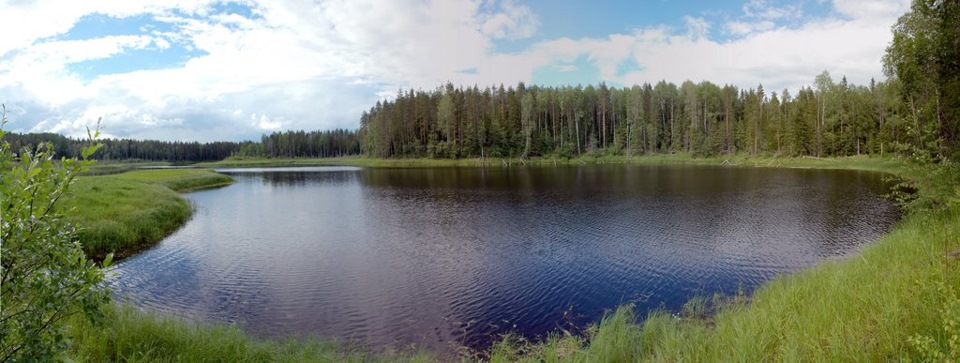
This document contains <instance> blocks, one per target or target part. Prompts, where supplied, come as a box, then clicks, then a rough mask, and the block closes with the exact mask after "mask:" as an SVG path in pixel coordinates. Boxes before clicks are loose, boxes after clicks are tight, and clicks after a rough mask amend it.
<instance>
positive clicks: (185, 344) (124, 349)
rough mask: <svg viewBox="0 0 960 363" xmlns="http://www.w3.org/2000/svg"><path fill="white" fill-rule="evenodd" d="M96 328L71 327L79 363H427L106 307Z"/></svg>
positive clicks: (416, 356)
mask: <svg viewBox="0 0 960 363" xmlns="http://www.w3.org/2000/svg"><path fill="white" fill-rule="evenodd" d="M104 308H105V309H106V315H107V316H106V319H104V320H103V322H102V323H101V324H100V325H97V324H93V323H91V322H89V321H87V320H85V319H74V320H73V321H71V324H70V333H71V336H72V339H73V343H74V344H73V345H72V351H71V352H70V358H71V359H73V360H74V361H78V362H378V361H382V362H397V361H410V362H430V361H433V360H434V359H433V358H432V357H431V356H429V355H427V354H426V353H424V352H412V351H410V352H403V351H388V352H381V353H376V354H372V353H370V350H369V349H366V348H365V347H362V346H356V345H351V344H341V343H338V342H336V341H323V340H319V339H311V338H304V339H286V340H277V339H273V340H270V339H265V340H256V339H251V338H250V337H249V336H248V335H247V334H246V333H244V332H243V331H242V330H241V329H240V328H238V327H237V326H234V325H225V324H212V325H202V324H200V323H194V322H189V321H186V320H184V319H177V318H169V317H161V316H158V315H155V314H152V313H147V312H142V311H138V310H136V309H134V308H132V307H130V306H120V305H110V306H106V307H104Z"/></svg>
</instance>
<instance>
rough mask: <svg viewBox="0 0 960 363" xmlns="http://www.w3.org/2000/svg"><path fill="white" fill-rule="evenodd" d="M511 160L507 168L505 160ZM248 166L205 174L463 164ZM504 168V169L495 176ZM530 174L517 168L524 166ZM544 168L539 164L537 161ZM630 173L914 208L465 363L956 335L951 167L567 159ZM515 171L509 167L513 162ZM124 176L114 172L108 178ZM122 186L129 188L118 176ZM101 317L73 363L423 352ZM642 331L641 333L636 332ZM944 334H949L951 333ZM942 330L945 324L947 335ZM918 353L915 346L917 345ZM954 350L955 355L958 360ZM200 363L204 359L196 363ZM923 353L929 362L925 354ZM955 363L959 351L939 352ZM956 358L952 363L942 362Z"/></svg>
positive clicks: (912, 353) (933, 339)
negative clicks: (851, 172)
mask: <svg viewBox="0 0 960 363" xmlns="http://www.w3.org/2000/svg"><path fill="white" fill-rule="evenodd" d="M515 161H516V162H519V160H515ZM277 162H278V160H266V161H264V160H256V161H245V162H244V163H236V162H234V164H229V163H226V162H225V163H217V164H205V165H206V166H216V167H240V166H251V167H254V166H278V165H285V166H289V165H360V166H385V167H412V166H450V165H460V166H467V165H470V164H464V161H457V162H456V163H453V162H450V161H435V160H401V161H395V160H373V159H363V158H341V159H332V160H322V162H321V161H316V160H294V161H291V162H290V163H286V162H287V161H283V163H277ZM511 162H514V161H504V163H502V165H505V164H508V163H511ZM524 162H525V163H531V161H524ZM538 162H540V163H546V164H550V163H552V161H550V160H539V161H538ZM572 162H574V163H613V162H633V163H645V164H709V165H739V166H759V167H795V168H830V169H837V168H839V169H858V170H876V171H885V172H891V173H895V174H899V175H901V176H902V177H904V178H906V179H908V180H912V181H914V182H915V185H916V186H917V187H918V188H919V190H920V198H918V199H917V200H918V201H923V203H915V204H916V205H917V206H916V208H915V209H913V210H912V211H911V212H910V213H909V214H908V215H907V216H906V217H905V219H904V220H903V221H901V222H899V223H898V224H897V225H896V226H895V228H894V229H893V231H891V232H890V233H889V234H888V235H886V236H884V237H883V238H881V239H880V240H879V241H877V242H876V243H875V244H873V245H871V246H869V247H867V248H865V249H864V250H863V251H862V253H861V254H860V255H857V256H854V257H850V258H848V259H845V260H839V261H838V260H830V261H825V262H823V263H821V264H819V265H818V266H816V267H813V268H811V269H807V270H804V271H801V272H798V273H795V274H790V275H785V276H782V277H779V278H776V279H774V280H772V281H770V282H768V283H766V284H764V285H763V286H762V287H760V288H759V289H758V290H756V291H755V292H754V294H753V295H752V296H749V297H738V298H733V299H730V298H717V299H711V298H710V297H707V298H705V299H699V300H694V301H693V302H691V303H690V304H688V307H687V308H686V309H685V310H684V312H682V313H679V314H669V313H665V312H659V313H654V314H652V315H651V316H648V317H644V318H645V319H638V317H637V316H635V315H634V313H633V311H632V309H631V307H630V306H623V307H620V308H619V309H617V310H616V311H615V312H612V313H611V314H610V315H608V316H607V317H606V318H605V319H603V321H602V322H600V323H599V324H598V325H597V326H595V327H592V328H591V329H588V330H587V331H588V332H587V333H586V334H584V335H582V336H554V337H552V338H550V339H548V340H547V341H545V342H526V341H522V340H517V339H512V338H507V339H505V340H504V341H503V342H501V343H499V344H497V345H495V347H494V348H493V349H492V350H491V351H489V352H477V354H476V356H474V357H468V358H480V359H484V360H492V361H531V362H554V361H573V362H577V361H584V362H593V361H623V362H628V361H782V360H787V361H808V360H815V361H885V360H903V359H913V360H916V359H921V358H930V357H934V358H936V355H932V353H936V352H947V353H950V352H949V349H950V346H949V343H948V342H949V341H950V339H951V337H954V338H953V339H957V338H955V337H956V335H957V334H960V331H958V330H960V327H958V326H957V323H956V316H957V314H958V313H960V311H955V310H957V308H950V307H951V306H958V307H960V303H957V302H956V301H957V298H956V296H957V292H958V291H960V274H958V270H957V265H958V264H960V168H957V167H951V168H938V169H923V170H920V169H915V168H909V167H905V166H904V164H903V163H901V162H899V161H897V160H893V159H876V158H865V157H856V158H841V159H815V158H802V159H784V158H772V157H771V158H752V157H731V158H711V159H695V158H690V157H688V156H685V155H679V156H677V155H675V156H668V157H643V158H616V157H605V158H599V159H596V160H591V159H573V161H572ZM514 165H515V164H514ZM121 175H124V174H121ZM131 179H136V178H133V177H131ZM111 309H114V310H112V311H111V312H110V316H109V318H108V319H107V321H106V323H105V324H106V325H105V326H100V327H93V326H90V325H89V324H86V323H76V324H74V326H73V329H74V330H73V331H74V334H75V338H74V339H75V342H76V343H77V344H75V347H74V350H73V356H75V357H77V358H78V360H80V361H128V360H132V361H154V360H161V361H162V360H186V361H207V360H209V361H341V360H347V361H350V360H389V361H403V360H429V359H431V358H430V354H429V353H424V352H420V353H418V354H416V355H396V354H387V355H367V354H366V353H363V352H362V350H360V351H357V350H350V349H345V348H343V347H342V346H339V345H337V344H331V343H321V342H318V341H314V340H307V341H306V342H294V341H277V340H265V341H262V340H256V339H253V338H250V337H248V336H246V335H244V334H243V333H242V332H241V330H240V329H239V328H237V327H235V326H227V325H214V326H200V325H196V324H192V323H185V322H183V321H180V320H176V319H169V318H163V319H161V318H157V317H155V316H153V315H150V314H144V313H140V312H135V311H133V310H130V309H129V308H116V307H111ZM641 320H642V321H641ZM951 322H953V323H951ZM951 324H953V325H951ZM923 342H927V344H923ZM958 349H960V348H958ZM208 352H213V353H208ZM927 353H931V355H925V354H927ZM953 354H955V355H960V352H956V351H955V352H953ZM956 358H958V357H956V356H954V359H956Z"/></svg>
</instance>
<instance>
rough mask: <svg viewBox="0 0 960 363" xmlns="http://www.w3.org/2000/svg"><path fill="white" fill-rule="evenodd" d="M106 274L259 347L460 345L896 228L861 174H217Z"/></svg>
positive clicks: (781, 264) (653, 299)
mask: <svg viewBox="0 0 960 363" xmlns="http://www.w3.org/2000/svg"><path fill="white" fill-rule="evenodd" d="M220 172H222V173H225V174H228V175H230V176H232V177H233V178H235V179H236V181H237V182H236V183H235V184H234V185H231V186H229V187H225V188H220V189H214V190H205V191H199V192H194V193H189V194H186V198H187V199H189V200H190V202H191V203H192V204H193V205H194V207H195V208H196V213H195V215H194V217H193V218H192V219H191V220H190V221H189V222H187V223H186V224H185V225H184V226H183V228H181V229H180V230H178V231H177V232H176V233H174V234H173V235H171V236H169V237H168V238H166V239H165V240H163V241H162V242H161V243H159V244H158V245H157V246H155V247H154V248H152V249H150V250H147V251H145V252H143V253H141V254H139V255H137V256H134V257H131V258H129V259H126V260H124V261H122V262H120V263H119V264H117V265H116V266H115V267H114V268H113V269H112V276H111V277H110V278H109V281H108V284H109V286H110V287H111V288H112V289H113V290H114V292H115V296H117V297H118V298H119V299H120V300H124V301H128V302H131V303H133V304H134V305H137V306H140V307H144V308H147V309H150V310H157V311H160V312H163V313H166V314H170V315H175V316H182V317H186V318H189V319H196V320H201V321H222V322H236V323H240V324H242V326H243V327H244V329H246V330H247V331H249V332H251V333H253V334H254V335H257V336H288V335H294V336H308V335H312V336H318V337H321V338H332V337H336V338H338V339H341V340H342V339H353V340H357V341H360V342H363V343H365V344H369V345H370V346H371V347H373V348H375V349H378V348H384V347H409V346H413V345H416V346H419V347H424V348H429V349H433V350H435V351H439V352H453V351H454V350H455V349H456V347H457V346H468V347H472V348H476V349H483V348H486V347H489V345H490V344H491V342H492V341H493V340H496V339H497V337H498V336H499V335H500V334H504V333H507V332H517V333H519V334H522V335H524V336H526V337H529V338H533V339H535V338H536V337H540V336H544V335H545V334H546V333H548V332H551V331H556V330H557V329H558V328H563V329H567V330H573V331H576V330H577V329H580V328H582V327H584V326H585V325H587V324H589V323H591V322H596V321H597V320H598V319H599V318H600V317H602V316H603V314H604V312H606V311H609V310H610V309H615V308H616V307H617V306H618V305H621V304H624V303H634V304H635V305H636V307H637V310H638V312H639V313H640V316H644V315H645V314H646V312H647V311H649V310H651V309H666V310H669V311H678V310H679V309H680V308H681V307H682V305H683V304H684V303H685V302H686V301H688V300H689V299H690V298H692V297H696V296H712V295H713V294H715V293H722V294H737V293H738V292H740V291H742V292H744V293H750V292H751V291H753V289H755V288H756V287H757V286H758V285H759V284H762V283H763V282H764V281H767V280H769V279H771V278H773V277H775V276H777V275H780V274H783V273H788V272H791V271H797V270H799V269H802V268H805V267H809V266H811V265H814V264H816V263H817V262H818V261H822V260H824V259H831V258H842V257H845V256H849V255H850V254H853V253H857V251H858V250H859V249H860V248H862V247H863V246H864V245H865V244H869V243H870V242H872V241H874V240H875V239H876V238H877V237H878V236H880V235H881V234H883V233H885V232H886V231H887V230H889V228H890V227H891V225H892V224H893V223H894V222H895V221H896V220H897V219H898V217H899V213H898V211H897V208H896V207H895V206H894V205H893V204H892V203H890V202H889V201H886V200H884V199H883V197H882V195H883V194H884V193H885V192H886V190H887V186H886V184H885V182H884V181H883V175H882V174H878V173H871V172H859V171H836V170H806V169H769V168H739V167H712V166H643V165H580V166H553V167H525V168H522V167H518V168H500V167H496V168H453V167H450V168H410V169H386V168H369V169H368V168H354V167H304V168H268V169H224V170H220Z"/></svg>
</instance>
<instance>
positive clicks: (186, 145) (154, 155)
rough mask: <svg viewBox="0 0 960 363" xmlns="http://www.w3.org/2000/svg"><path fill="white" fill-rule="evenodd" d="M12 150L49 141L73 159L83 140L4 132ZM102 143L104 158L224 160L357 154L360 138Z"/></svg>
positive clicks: (339, 133)
mask: <svg viewBox="0 0 960 363" xmlns="http://www.w3.org/2000/svg"><path fill="white" fill-rule="evenodd" d="M5 138H6V141H7V142H9V143H10V145H11V147H12V148H13V150H22V149H24V148H26V149H28V150H32V149H35V148H36V145H37V144H38V143H40V142H48V143H50V144H51V146H52V147H53V151H54V152H55V153H56V155H60V156H65V157H68V158H76V157H77V156H79V155H80V151H81V150H82V149H83V147H84V145H86V140H82V139H75V138H68V137H66V136H63V135H60V134H54V133H27V134H17V133H9V134H6V135H5ZM97 141H98V142H100V143H101V144H103V146H102V147H101V148H100V149H98V150H97V152H96V153H94V154H93V157H94V158H96V159H98V160H104V161H167V162H174V163H189V162H201V161H217V160H223V159H225V158H228V157H231V156H243V157H266V158H279V157H286V158H294V157H311V158H322V157H335V156H346V155H357V154H359V153H360V140H359V139H358V138H357V133H356V132H355V131H351V130H344V129H335V130H328V131H309V132H307V131H302V130H301V131H286V132H274V133H272V134H269V135H263V136H262V137H261V138H260V141H259V142H253V141H242V142H230V141H218V142H208V143H200V142H195V141H194V142H183V141H158V140H132V139H116V138H101V139H98V140H97Z"/></svg>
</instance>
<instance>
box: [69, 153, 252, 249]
mask: <svg viewBox="0 0 960 363" xmlns="http://www.w3.org/2000/svg"><path fill="white" fill-rule="evenodd" d="M232 182H233V179H231V178H230V177H228V176H226V175H223V174H218V173H215V172H212V171H209V170H199V169H169V170H138V171H130V172H126V173H122V174H116V175H104V176H83V177H80V178H78V179H77V180H76V182H75V184H74V185H73V186H72V187H71V189H70V193H69V194H68V195H67V196H66V200H64V203H63V207H64V208H67V209H68V210H69V209H73V210H74V211H75V212H72V213H67V215H68V216H69V218H70V221H71V222H73V223H75V224H77V225H79V226H80V227H81V230H80V232H79V234H78V238H79V240H80V243H81V245H82V246H83V250H84V252H86V254H87V256H90V257H92V258H94V259H96V260H101V259H103V257H104V256H106V255H107V254H108V253H115V254H116V257H124V256H129V255H131V254H134V253H136V252H138V251H140V250H142V249H143V248H146V247H149V246H152V245H153V244H155V243H157V242H159V241H160V240H161V239H163V238H164V237H166V236H167V235H169V234H170V233H171V232H173V231H174V230H176V229H177V228H179V227H180V226H181V225H182V224H183V223H184V222H186V221H187V219H189V218H190V215H191V214H192V213H193V209H192V208H191V206H190V204H189V203H188V202H187V201H186V200H185V199H183V197H182V196H180V195H179V194H178V192H184V191H190V190H196V189H202V188H210V187H216V186H223V185H228V184H230V183H232Z"/></svg>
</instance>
